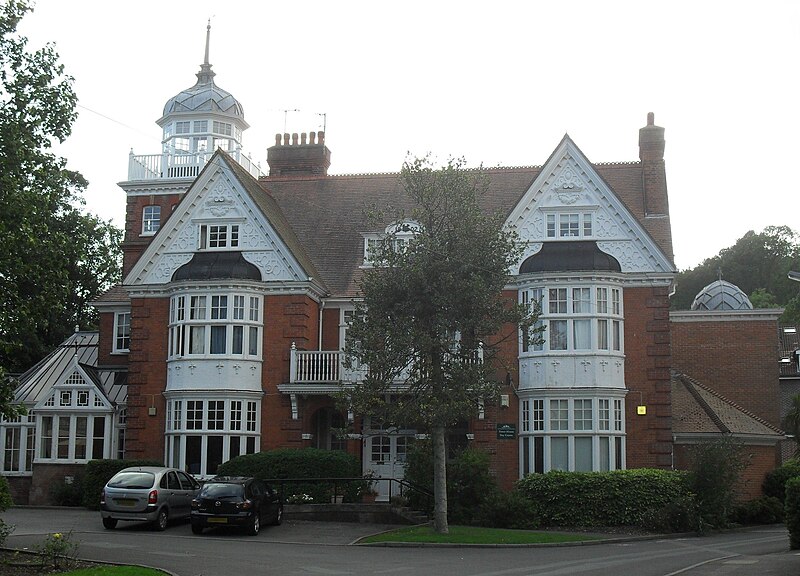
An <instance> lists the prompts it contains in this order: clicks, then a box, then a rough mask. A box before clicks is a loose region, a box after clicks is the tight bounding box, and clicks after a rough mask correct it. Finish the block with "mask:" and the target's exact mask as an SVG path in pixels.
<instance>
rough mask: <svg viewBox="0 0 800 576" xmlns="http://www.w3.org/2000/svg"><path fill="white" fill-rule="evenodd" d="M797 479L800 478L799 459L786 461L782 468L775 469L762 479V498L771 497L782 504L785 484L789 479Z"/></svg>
mask: <svg viewBox="0 0 800 576" xmlns="http://www.w3.org/2000/svg"><path fill="white" fill-rule="evenodd" d="M798 477H800V459H797V458H792V459H791V460H787V461H786V462H785V463H784V464H783V466H779V467H778V468H775V470H772V471H771V472H769V473H768V474H767V476H766V477H765V478H764V483H763V484H762V486H761V488H762V490H763V491H764V496H773V497H775V498H777V499H778V500H780V501H781V502H783V501H784V498H785V496H786V495H785V493H784V487H785V486H786V482H787V481H788V480H789V479H791V478H798Z"/></svg>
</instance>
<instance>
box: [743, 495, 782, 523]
mask: <svg viewBox="0 0 800 576" xmlns="http://www.w3.org/2000/svg"><path fill="white" fill-rule="evenodd" d="M731 520H733V521H734V522H736V523H737V524H745V525H753V524H777V523H779V522H783V502H782V501H780V500H778V499H777V498H775V497H774V496H762V497H761V498H756V499H755V500H750V501H749V502H744V503H743V504H739V505H738V506H736V507H735V508H734V509H733V514H732V516H731Z"/></svg>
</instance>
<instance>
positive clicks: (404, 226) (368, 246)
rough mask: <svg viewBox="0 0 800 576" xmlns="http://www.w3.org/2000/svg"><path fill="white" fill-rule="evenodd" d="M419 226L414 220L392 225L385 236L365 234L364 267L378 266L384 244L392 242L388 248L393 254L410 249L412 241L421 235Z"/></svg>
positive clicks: (388, 227) (387, 228)
mask: <svg viewBox="0 0 800 576" xmlns="http://www.w3.org/2000/svg"><path fill="white" fill-rule="evenodd" d="M419 230H420V227H419V224H417V223H416V222H414V221H412V220H407V221H403V222H399V223H396V224H390V225H389V226H387V227H386V229H385V231H384V233H383V234H377V233H373V234H364V266H376V265H378V263H377V262H376V259H377V258H378V257H380V253H381V249H382V247H383V243H384V242H388V241H391V243H392V244H391V246H390V247H388V248H389V249H390V250H391V251H392V252H395V253H401V252H405V251H406V250H407V249H408V245H409V244H410V242H411V240H412V239H413V238H414V236H416V235H417V234H418V233H419Z"/></svg>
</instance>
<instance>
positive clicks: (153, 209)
mask: <svg viewBox="0 0 800 576" xmlns="http://www.w3.org/2000/svg"><path fill="white" fill-rule="evenodd" d="M160 227H161V206H145V207H144V210H143V211H142V235H144V236H149V235H151V234H155V233H156V232H158V229H159V228H160Z"/></svg>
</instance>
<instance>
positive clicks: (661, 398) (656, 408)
mask: <svg viewBox="0 0 800 576" xmlns="http://www.w3.org/2000/svg"><path fill="white" fill-rule="evenodd" d="M668 294H669V291H668V288H667V287H666V286H656V287H642V288H626V289H625V291H624V314H625V384H626V386H627V388H628V390H630V392H629V393H628V395H627V396H626V398H625V419H626V430H627V440H626V443H627V453H626V459H627V467H628V468H645V467H648V468H670V467H671V465H672V399H671V395H672V392H671V386H670V370H669V369H670V362H671V356H670V331H669V297H668ZM640 404H641V405H644V406H645V407H646V409H647V414H646V415H639V414H637V406H639V405H640Z"/></svg>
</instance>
